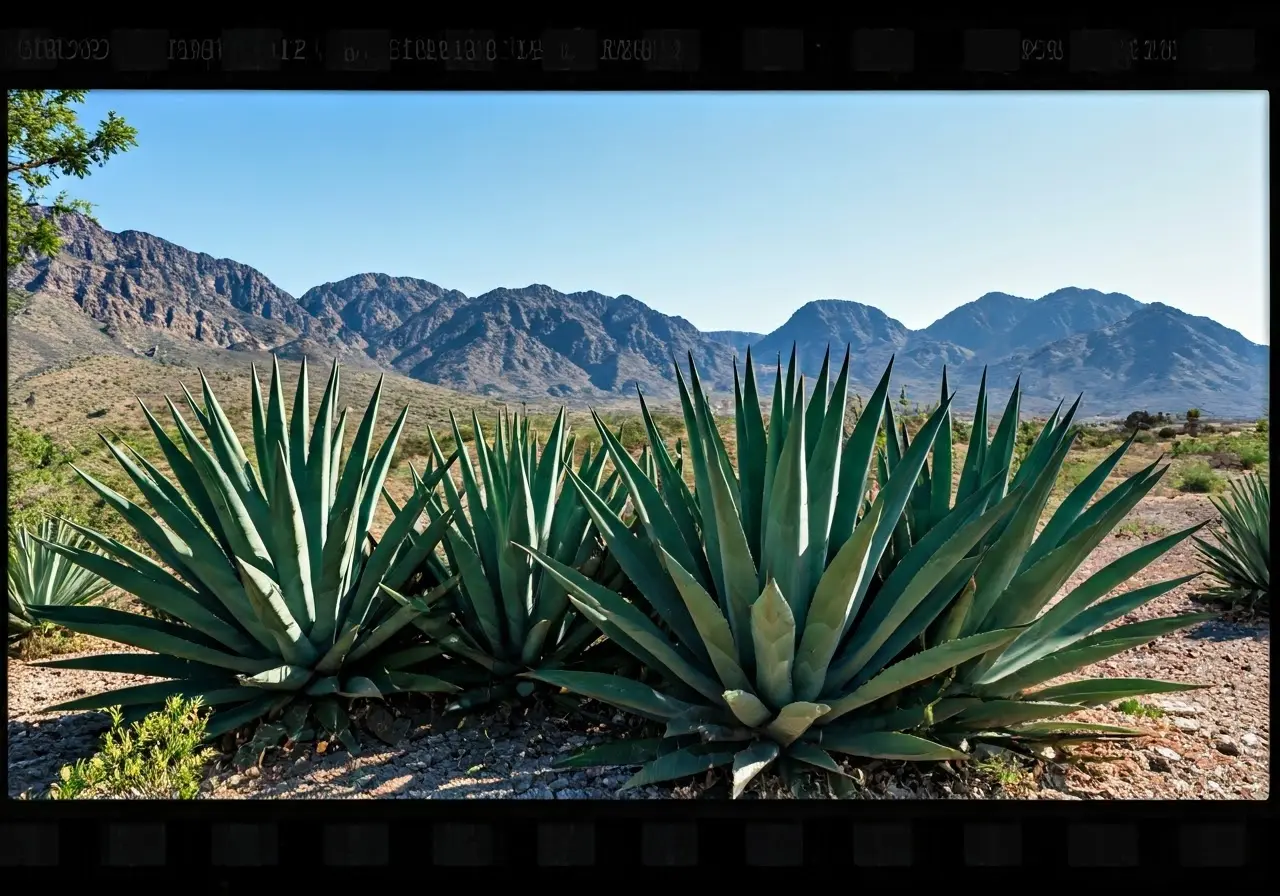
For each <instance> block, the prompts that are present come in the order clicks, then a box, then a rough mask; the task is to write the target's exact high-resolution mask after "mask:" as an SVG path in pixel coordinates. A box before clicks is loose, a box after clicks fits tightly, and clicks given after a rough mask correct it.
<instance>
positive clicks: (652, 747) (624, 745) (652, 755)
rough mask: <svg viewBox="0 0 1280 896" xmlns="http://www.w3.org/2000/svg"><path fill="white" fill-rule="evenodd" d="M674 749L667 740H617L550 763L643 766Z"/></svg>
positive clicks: (581, 765)
mask: <svg viewBox="0 0 1280 896" xmlns="http://www.w3.org/2000/svg"><path fill="white" fill-rule="evenodd" d="M663 747H667V748H669V749H674V744H673V743H672V741H671V740H670V739H668V738H661V737H649V738H644V739H637V740H619V741H614V742H613V743H608V744H600V745H599V746H596V747H587V748H585V749H582V750H578V751H576V752H574V753H571V754H570V755H568V756H566V757H564V758H562V759H557V760H556V761H555V762H554V763H552V764H553V765H554V766H555V767H556V768H600V767H606V766H615V765H644V764H645V763H646V762H651V761H653V760H654V759H657V758H658V756H660V755H661V752H662V748H663Z"/></svg>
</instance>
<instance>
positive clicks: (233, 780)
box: [227, 775, 244, 787]
mask: <svg viewBox="0 0 1280 896" xmlns="http://www.w3.org/2000/svg"><path fill="white" fill-rule="evenodd" d="M243 780H244V777H243V776H242V775H232V776H231V777H230V778H227V786H228V787H239V786H240V782H242V781H243Z"/></svg>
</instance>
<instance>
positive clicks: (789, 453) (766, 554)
mask: <svg viewBox="0 0 1280 896" xmlns="http://www.w3.org/2000/svg"><path fill="white" fill-rule="evenodd" d="M798 388H799V390H800V392H799V398H798V399H797V400H801V401H802V400H803V397H804V379H803V377H802V378H801V379H800V383H799V386H798ZM804 446H805V435H804V414H803V413H799V414H796V415H795V417H794V418H793V419H792V420H791V421H790V422H789V423H788V425H787V437H786V441H785V442H784V443H783V447H782V454H781V456H780V457H779V458H778V471H777V474H776V475H775V477H774V480H773V489H772V491H771V492H770V493H769V498H768V501H769V525H768V527H767V529H766V530H765V537H764V543H763V545H762V546H761V552H760V556H761V563H760V571H759V573H760V580H761V581H760V582H758V583H757V587H761V585H764V586H766V587H767V584H768V582H769V581H770V580H772V581H774V582H776V583H777V586H776V587H777V588H778V590H779V591H781V593H782V594H783V595H784V596H785V597H786V600H787V603H788V604H790V605H791V608H792V610H791V612H792V613H794V612H795V607H797V606H800V605H801V604H803V605H805V606H806V607H807V606H808V603H809V599H810V597H811V588H812V585H811V584H810V582H809V565H808V559H807V551H808V550H809V516H808V514H809V486H808V472H807V470H806V465H805V460H806V459H805V452H804ZM726 576H727V572H726Z"/></svg>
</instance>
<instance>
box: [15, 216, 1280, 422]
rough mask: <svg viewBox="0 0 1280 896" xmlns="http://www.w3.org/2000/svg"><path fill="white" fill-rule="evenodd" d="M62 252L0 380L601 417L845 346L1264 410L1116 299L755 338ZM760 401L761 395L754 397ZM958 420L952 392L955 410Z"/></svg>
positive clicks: (1232, 341) (563, 303)
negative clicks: (219, 367) (284, 388)
mask: <svg viewBox="0 0 1280 896" xmlns="http://www.w3.org/2000/svg"><path fill="white" fill-rule="evenodd" d="M61 226H62V228H63V231H64V234H65V237H66V239H65V243H64V247H63V251H62V252H61V253H60V254H59V256H58V257H57V258H55V259H52V260H47V259H42V260H39V261H31V262H27V263H24V264H22V265H20V266H18V268H16V269H15V270H14V271H12V272H11V273H10V277H9V287H10V289H22V290H25V291H27V292H29V293H31V294H32V299H31V300H30V302H29V303H28V306H27V308H26V310H25V311H24V312H22V313H21V314H19V315H17V316H16V317H15V318H13V319H11V321H10V327H9V330H10V340H11V348H10V361H9V376H10V380H11V382H12V381H15V380H20V379H23V378H25V377H29V376H31V375H33V374H35V373H37V372H39V371H41V370H46V369H49V368H51V367H53V366H57V365H59V364H64V363H66V362H67V360H68V358H74V357H80V356H85V355H94V354H123V355H130V356H137V355H143V356H147V357H153V358H155V357H169V358H177V357H189V358H193V359H197V358H202V357H210V353H219V352H225V351H226V350H228V349H230V350H233V351H237V352H265V351H270V352H274V353H276V354H277V355H279V356H280V357H283V358H289V359H295V360H296V359H299V358H301V357H303V356H308V357H312V358H323V359H325V360H326V361H327V360H328V359H331V358H333V357H335V356H336V357H339V358H341V359H342V361H343V363H345V364H347V365H351V366H355V367H362V368H368V369H370V370H383V371H393V372H397V373H400V374H403V375H405V376H407V377H410V378H412V379H415V380H419V381H421V382H424V383H430V384H434V385H439V386H445V387H448V388H450V389H454V390H458V391H462V392H466V393H472V394H480V395H486V396H492V397H503V398H507V399H519V400H526V401H530V402H552V403H556V402H565V403H569V404H573V405H582V404H588V403H590V404H610V403H614V402H616V401H618V400H622V399H625V398H627V397H629V396H631V395H633V394H634V392H635V389H636V387H637V386H639V387H640V388H641V389H643V390H644V391H645V392H646V394H648V395H650V396H652V397H653V398H654V400H655V401H662V400H670V399H672V398H674V396H675V395H676V388H675V381H674V375H673V371H672V366H671V359H672V357H673V356H674V357H677V358H680V359H682V360H683V359H684V358H685V357H687V356H688V355H689V354H692V355H693V357H694V359H695V360H696V361H697V363H698V367H699V370H700V372H701V374H702V377H703V382H704V385H705V386H706V387H707V388H708V389H709V390H710V391H712V392H716V393H725V392H727V391H729V390H731V389H732V386H733V358H734V356H735V355H738V356H741V355H743V354H744V353H745V350H746V348H747V347H751V348H752V351H753V355H754V359H755V361H756V363H757V364H758V365H760V368H761V369H762V371H766V372H771V369H772V365H774V364H775V363H776V361H777V358H778V357H779V356H783V357H785V356H787V355H789V354H790V352H791V349H792V346H793V345H794V346H795V347H796V349H797V353H798V357H799V360H800V364H801V368H802V370H803V371H804V372H805V373H806V374H807V375H809V376H810V377H812V376H813V375H815V374H816V373H817V371H818V368H819V366H820V365H821V362H822V358H823V356H824V354H825V352H826V349H827V346H828V345H830V346H831V347H832V354H833V357H835V358H836V360H837V362H838V360H839V358H840V356H841V355H842V354H843V352H842V349H843V348H844V347H845V346H846V345H847V346H849V347H850V349H851V352H852V357H851V360H852V363H851V381H852V383H853V385H854V387H855V389H858V390H861V391H863V392H864V394H865V391H866V390H869V389H870V387H871V386H873V385H874V383H875V381H876V379H878V377H879V375H880V373H881V371H883V369H884V365H885V364H886V363H887V362H888V360H889V358H890V357H891V356H893V357H894V358H895V383H894V389H895V391H897V390H898V389H900V388H902V387H905V388H907V389H908V391H909V393H910V394H911V395H912V396H915V397H916V398H917V399H919V400H933V399H934V398H935V397H936V392H937V389H938V383H939V380H940V376H941V369H942V367H943V366H944V365H945V366H946V367H947V370H948V374H949V379H950V381H951V383H952V384H953V385H954V386H955V387H956V388H958V389H961V390H962V391H963V392H964V393H969V394H972V391H973V390H974V389H975V388H976V385H977V383H978V380H979V378H980V377H981V375H982V371H983V368H984V367H989V368H990V375H989V384H990V386H991V387H992V389H993V392H994V396H993V397H994V398H995V399H996V400H999V399H1000V397H1001V396H1002V395H1003V394H1005V393H1006V392H1007V390H1008V389H1009V388H1010V387H1011V386H1012V384H1013V382H1014V380H1015V378H1016V377H1017V376H1018V375H1019V373H1021V374H1023V375H1024V376H1023V386H1024V389H1025V390H1026V402H1025V407H1026V408H1027V410H1028V411H1037V410H1041V409H1044V408H1047V407H1050V406H1052V405H1053V404H1056V402H1057V401H1058V399H1060V398H1062V397H1064V396H1065V397H1071V396H1073V395H1074V394H1075V393H1077V392H1079V391H1082V390H1083V391H1085V392H1086V393H1087V397H1086V407H1087V408H1088V411H1089V412H1090V413H1092V414H1117V413H1128V411H1130V410H1133V409H1135V408H1138V407H1156V406H1163V405H1166V404H1167V405H1169V406H1170V407H1178V406H1192V405H1203V406H1204V407H1205V409H1206V410H1210V409H1212V412H1213V413H1219V414H1226V415H1239V416H1252V415H1255V414H1257V413H1259V412H1260V411H1261V408H1262V404H1263V402H1264V401H1265V397H1264V396H1265V391H1266V389H1265V384H1266V382H1267V376H1268V372H1267V364H1268V359H1269V352H1268V350H1267V348H1266V347H1265V346H1258V345H1255V344H1253V343H1251V342H1249V341H1248V340H1246V339H1245V338H1244V337H1243V336H1241V335H1240V334H1238V333H1235V332H1234V331H1231V330H1228V329H1227V328H1225V327H1223V326H1221V325H1220V324H1217V323H1215V322H1213V321H1211V320H1208V319H1207V318H1197V317H1192V316H1190V315H1182V317H1181V318H1179V317H1177V315H1178V314H1181V312H1175V311H1174V309H1166V310H1165V311H1161V310H1160V309H1164V308H1165V306H1162V305H1145V304H1143V303H1141V302H1139V301H1137V300H1136V299H1133V298H1131V297H1129V296H1126V295H1123V294H1120V293H1102V292H1099V291H1097V290H1092V289H1082V288H1077V287H1068V288H1065V289H1060V290H1057V291H1055V292H1052V293H1050V294H1048V295H1046V296H1043V297H1041V298H1039V299H1028V298H1022V297H1019V296H1013V295H1009V294H1007V293H1000V292H992V293H987V294H986V295H983V296H981V297H980V298H978V299H976V300H974V301H972V302H968V303H966V304H964V305H961V306H960V307H958V308H956V309H955V310H953V311H951V312H949V313H948V314H946V315H944V316H943V317H942V318H940V319H939V320H937V321H936V322H934V323H933V324H930V325H929V326H928V327H925V328H923V329H921V330H915V331H913V330H911V329H909V328H908V327H906V326H905V325H904V324H902V323H901V322H900V321H897V320H895V319H894V318H893V317H891V316H889V315H887V314H885V313H884V312H883V311H881V310H880V309H878V308H874V307H872V306H870V305H865V304H862V303H859V302H853V301H846V300H840V299H823V300H819V301H813V302H809V303H807V304H805V305H803V306H801V307H800V308H799V309H797V310H796V311H795V312H794V313H793V314H792V315H791V317H790V318H789V319H788V320H787V321H786V322H785V323H784V324H783V325H782V326H781V327H779V328H778V329H777V330H775V331H773V332H772V333H768V334H763V335H762V334H756V333H749V332H740V331H715V332H702V331H699V330H698V329H697V328H696V327H695V326H694V325H693V324H691V323H690V322H689V321H687V320H685V319H684V318H682V317H674V316H671V315H667V314H663V313H661V312H658V311H655V310H654V309H653V308H650V307H649V306H648V305H646V304H644V303H643V302H641V301H639V300H638V299H635V298H633V297H631V296H626V295H622V296H617V297H612V296H606V295H602V294H600V293H597V292H577V293H562V292H559V291H557V290H555V289H553V288H551V287H550V286H545V285H541V284H534V285H530V286H526V287H522V288H516V289H509V288H500V289H494V290H491V291H489V292H486V293H484V294H483V295H479V296H474V297H471V296H467V295H465V294H464V293H462V292H460V291H458V290H455V289H449V288H447V287H444V286H439V285H436V284H434V283H431V282H428V281H426V280H421V279H416V278H412V277H395V276H389V275H387V274H381V273H364V274H357V275H355V276H352V277H348V278H346V279H344V280H341V281H338V282H336V283H325V284H323V285H319V286H315V287H313V288H311V289H308V290H307V291H306V292H304V293H303V294H302V295H301V296H299V297H294V296H292V295H290V294H289V293H287V292H285V291H284V290H282V289H280V288H279V287H278V286H276V285H275V284H274V283H272V282H271V280H270V279H269V278H268V277H267V276H266V275H265V274H263V273H262V272H260V271H258V270H256V269H254V268H252V267H249V266H248V265H244V264H241V263H239V262H236V261H234V260H231V259H216V258H213V257H212V256H210V255H207V254H204V253H200V252H195V251H191V250H189V249H186V248H184V247H182V246H178V245H176V244H174V243H171V242H169V241H167V240H164V239H161V238H160V237H157V236H153V235H151V234H147V233H141V232H138V231H124V232H122V233H113V232H111V231H107V230H104V229H103V228H101V227H99V226H98V225H96V224H94V223H92V222H90V221H88V220H87V219H85V218H82V217H80V216H76V215H70V216H67V217H65V218H63V219H62V221H61ZM761 386H762V388H763V389H764V390H765V391H767V390H768V389H770V388H771V387H772V377H771V376H769V377H765V378H763V381H762V383H761ZM966 406H967V397H966V395H964V394H962V396H961V398H960V403H959V405H958V407H959V408H961V409H963V408H965V407H966Z"/></svg>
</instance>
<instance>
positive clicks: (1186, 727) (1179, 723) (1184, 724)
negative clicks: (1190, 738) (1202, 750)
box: [1173, 716, 1200, 731]
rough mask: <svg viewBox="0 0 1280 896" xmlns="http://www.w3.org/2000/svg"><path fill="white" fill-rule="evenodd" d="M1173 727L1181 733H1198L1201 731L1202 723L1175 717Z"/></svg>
mask: <svg viewBox="0 0 1280 896" xmlns="http://www.w3.org/2000/svg"><path fill="white" fill-rule="evenodd" d="M1173 727H1174V728H1177V729H1178V730H1179V731H1198V730H1200V723H1199V722H1197V721H1196V720H1195V719H1184V718H1182V717H1181V716H1174V717H1173Z"/></svg>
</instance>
